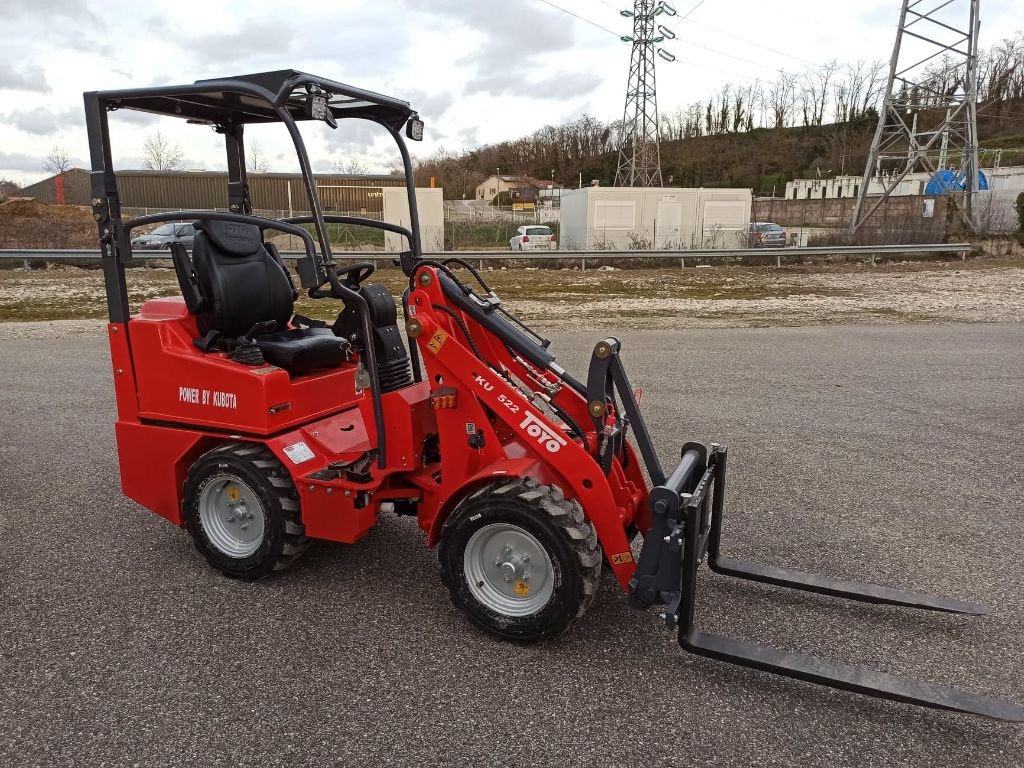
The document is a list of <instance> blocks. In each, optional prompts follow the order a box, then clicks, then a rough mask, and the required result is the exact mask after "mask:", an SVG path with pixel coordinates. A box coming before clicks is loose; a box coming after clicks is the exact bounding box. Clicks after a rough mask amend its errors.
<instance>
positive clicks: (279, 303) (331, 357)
mask: <svg viewBox="0 0 1024 768" xmlns="http://www.w3.org/2000/svg"><path fill="white" fill-rule="evenodd" d="M195 228H196V237H195V242H194V244H193V246H192V265H191V266H192V269H193V270H194V273H195V275H194V279H195V282H196V283H198V285H197V287H198V289H199V294H200V297H199V298H198V301H193V302H191V303H190V302H189V297H188V295H186V303H189V304H190V306H189V309H190V311H192V313H193V314H195V315H196V320H197V321H198V324H199V332H200V333H201V334H203V335H204V336H206V335H207V334H209V333H210V332H211V331H214V332H216V334H219V337H220V338H223V339H225V340H234V339H240V338H241V337H243V336H245V335H246V334H248V333H249V331H250V330H252V328H253V327H254V326H256V325H257V324H259V323H265V322H267V321H273V323H274V324H275V325H274V326H273V327H274V328H275V330H273V331H271V332H268V333H262V334H257V335H256V336H255V337H254V339H253V341H254V342H255V344H256V346H257V347H259V349H260V351H261V352H262V353H263V357H264V359H265V360H266V361H267V362H268V363H271V364H272V365H276V366H279V367H281V368H284V369H285V370H286V371H288V372H289V373H291V374H295V375H299V374H303V373H308V372H309V371H313V370H317V369H322V368H334V367H336V366H337V365H339V364H340V363H341V362H342V361H343V360H344V359H345V349H346V347H347V342H346V341H345V340H343V339H340V338H338V337H337V336H335V335H334V332H333V331H332V330H331V329H329V328H288V322H289V321H290V320H291V318H292V315H293V313H294V311H295V299H296V298H298V292H297V291H296V290H295V285H294V284H293V283H292V279H291V277H290V276H289V274H288V271H287V270H286V269H285V267H284V264H283V263H282V262H281V257H280V255H279V254H278V253H277V249H276V248H274V246H273V245H272V244H270V243H266V244H264V242H263V238H262V237H261V235H260V230H259V227H257V226H255V225H254V224H237V223H234V222H228V221H197V222H196V223H195ZM182 255H183V254H182ZM186 258H187V257H186ZM180 260H181V259H179V258H175V268H176V269H177V271H178V272H179V275H178V278H179V281H181V282H183V285H182V288H183V290H184V289H185V285H184V281H183V280H182V278H183V277H185V276H183V275H182V274H180V273H181V271H182V269H181V267H179V264H178V262H179V261H180Z"/></svg>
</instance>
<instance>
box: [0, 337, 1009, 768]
mask: <svg viewBox="0 0 1024 768" xmlns="http://www.w3.org/2000/svg"><path fill="white" fill-rule="evenodd" d="M554 337H555V341H556V346H555V348H556V349H561V350H563V351H564V352H563V354H562V362H563V363H565V364H567V365H570V366H573V367H578V366H579V365H581V364H582V363H583V360H584V359H585V356H586V353H587V351H588V350H589V349H590V347H591V345H592V344H593V342H594V340H595V338H594V335H593V334H570V333H557V334H554ZM623 340H624V349H625V355H626V358H627V362H628V365H629V366H630V369H631V371H632V376H633V379H634V382H635V383H636V384H639V385H642V386H643V387H644V388H645V397H644V402H643V405H644V407H645V410H646V411H647V413H648V414H649V416H650V421H651V423H652V428H653V432H654V435H655V438H656V441H657V442H658V444H659V447H660V449H661V450H662V453H663V455H664V456H666V457H668V456H670V455H672V454H673V453H674V452H675V451H676V450H677V446H678V444H679V443H680V442H681V441H682V440H684V439H686V438H702V439H711V438H719V439H721V440H723V441H726V442H728V443H729V445H730V448H731V462H730V471H731V473H732V478H731V485H730V488H729V496H728V502H729V504H728V506H729V510H728V517H727V520H726V526H725V528H726V530H725V546H726V548H727V550H728V551H729V552H730V553H731V554H736V555H740V556H747V557H750V558H756V559H758V560H761V561H764V562H769V563H775V564H780V565H784V566H790V567H800V568H805V569H811V570H820V571H823V572H826V573H830V574H833V575H835V576H839V577H846V578H855V579H864V580H875V581H878V582H881V583H886V584H890V585H893V586H898V587H905V588H917V589H924V590H931V591H935V592H938V593H942V594H947V595H950V596H954V597H958V598H962V599H967V600H979V601H987V602H988V603H989V604H990V605H992V606H993V608H994V611H993V614H992V615H991V616H989V617H987V618H981V619H969V618H962V617H955V616H946V615H938V614H928V613H922V614H914V613H912V612H909V611H903V610H899V609H897V608H889V607H873V606H866V605H857V604H844V603H843V602H841V601H838V600H834V599H830V598H826V597H820V596H813V595H806V596H805V595H799V594H787V593H786V592H785V591H782V590H774V589H772V588H769V587H761V586H757V585H749V584H743V583H735V582H730V581H729V580H727V579H724V578H721V577H717V576H706V577H705V578H704V580H703V582H702V589H703V593H702V598H701V605H700V620H701V622H702V623H703V625H704V626H705V627H706V628H707V629H710V630H713V631H717V632H721V633H731V634H734V635H736V636H738V637H741V638H744V639H748V640H755V641H764V642H769V643H772V644H776V645H778V646H781V647H784V648H788V649H792V650H797V651H803V652H812V653H817V654H820V655H823V656H827V657H829V658H835V659H841V660H845V661H848V662H852V663H861V664H867V665H871V666H874V667H876V668H879V669H883V670H885V671H888V672H892V673H896V674H902V675H909V676H915V677H921V678H925V679H929V680H932V681H935V682H941V683H946V684H952V685H957V686H961V687H964V688H967V689H969V690H972V691H976V692H980V693H986V694H989V695H996V696H1000V697H1005V698H1008V699H1010V700H1013V701H1016V702H1018V703H1024V674H1022V672H1021V669H1022V662H1024V650H1022V649H1024V644H1022V638H1024V593H1022V584H1024V558H1022V557H1021V553H1022V541H1024V518H1022V516H1021V509H1022V506H1024V505H1022V502H1024V470H1022V468H1024V388H1022V386H1021V383H1022V381H1024V354H1022V353H1021V350H1022V348H1024V325H1012V326H984V325H971V326H959V327H958V326H922V325H917V326H903V327H884V328H881V327H856V328H843V327H832V328H782V329H743V330H717V331H688V332H685V333H684V332H680V333H671V332H632V333H629V334H624V335H623ZM0 359H2V361H3V362H2V365H0V452H2V457H0V458H2V459H3V469H2V472H3V474H2V475H0V606H2V609H3V613H2V616H0V765H9V766H17V767H18V768H20V767H21V766H36V765H38V766H65V765H83V766H86V765H87V766H103V765H110V766H123V765H143V766H158V765H159V766H164V765H182V766H186V765H187V766H193V765H202V766H240V765H246V766H279V765H280V766H296V765H317V766H320V765H372V766H377V765H441V764H448V765H481V766H483V765H487V766H490V765H501V766H515V767H516V768H526V766H576V765H581V766H583V765H586V766H590V765H594V766H631V767H634V766H635V767H636V768H639V767H640V766H645V767H646V766H656V765H680V766H682V765H721V766H745V765H758V766H776V765H778V766H791V765H801V766H829V768H836V766H846V765H857V766H866V765H879V766H883V765H884V766H887V767H888V766H896V765H928V766H929V768H937V767H938V766H963V765H984V766H1011V765H1022V764H1024V727H1021V726H1012V725H1006V724H1000V723H995V722H990V721H986V720H981V719H977V718H970V717H965V716H958V715H952V714H947V713H940V712H934V711H930V710H923V709H917V708H914V707H909V706H905V705H899V704H894V703H890V702H883V701H878V700H873V699H868V698H864V697H859V696H854V695H852V694H845V693H841V692H837V691H831V690H827V689H823V688H818V687H815V686H811V685H808V684H803V683H799V682H795V681H790V680H784V679H781V678H774V677H772V676H769V675H765V674H761V673H757V672H753V671H748V670H744V669H741V668H738V667H732V666H729V665H725V664H721V663H718V662H713V661H710V660H705V659H700V658H697V657H688V656H686V655H684V654H683V653H681V651H680V650H679V648H678V647H676V646H675V645H674V644H673V643H672V642H670V640H669V638H668V637H667V636H666V635H665V633H664V630H662V629H661V628H660V627H659V623H658V621H657V618H656V616H655V615H654V614H653V612H652V613H648V614H644V613H638V612H635V611H632V610H631V609H629V608H628V607H627V606H626V604H625V602H624V600H623V599H622V597H621V596H620V594H619V593H618V592H617V591H616V587H615V585H614V583H613V582H612V581H611V579H610V578H608V577H606V578H605V580H604V582H603V585H602V592H601V594H600V595H599V597H598V600H597V602H596V604H595V605H594V607H593V608H592V609H591V611H590V613H589V614H588V615H587V617H586V618H585V619H584V621H582V622H581V624H580V625H579V626H578V628H576V629H574V630H573V632H572V634H571V635H569V636H568V637H566V638H564V639H562V640H559V641H558V642H553V643H548V644H545V645H539V646H533V647H525V648H524V647H518V646H515V645H509V644H505V643H500V642H495V641H493V640H491V639H489V638H488V637H486V636H484V635H483V634H481V633H480V632H478V631H476V630H474V629H472V628H471V627H470V626H469V625H468V624H467V623H466V622H465V621H464V620H463V619H462V618H461V617H460V615H458V614H457V613H456V612H455V611H454V609H453V608H452V606H451V604H450V603H449V601H448V599H447V597H446V594H445V592H444V591H443V590H442V588H441V585H440V583H439V579H438V569H437V564H436V560H435V557H434V554H433V553H432V552H430V551H427V550H425V549H424V548H423V546H422V540H421V536H420V534H419V532H418V530H417V528H416V526H415V523H414V522H413V521H411V520H407V519H401V520H399V519H394V518H390V517H389V518H387V519H384V520H383V521H382V523H381V525H380V526H379V528H378V529H377V530H376V531H375V532H374V534H373V535H371V537H369V538H368V539H367V540H366V541H364V542H363V543H361V544H359V545H357V546H354V547H344V546H336V545H330V544H319V545H315V546H314V547H313V548H312V549H311V550H310V552H309V553H308V554H307V556H306V557H305V558H304V559H303V560H302V561H301V562H300V563H299V564H297V565H296V567H294V568H293V569H291V570H289V571H287V572H285V573H284V574H282V575H281V576H280V577H279V578H276V579H274V580H270V581H263V582H260V583H258V584H242V583H237V582H233V581H230V580H227V579H224V578H222V577H220V576H218V575H217V574H216V573H215V572H213V571H211V570H210V569H209V568H208V567H207V566H206V565H205V563H204V562H203V561H202V559H201V558H200V557H199V556H198V555H197V553H196V552H195V551H194V550H193V548H192V547H191V545H190V542H189V540H188V538H187V537H186V535H185V534H184V533H183V532H181V531H178V530H175V529H173V528H172V527H171V526H170V525H168V524H167V523H165V522H163V521H162V520H160V519H158V518H156V517H155V516H152V515H150V514H148V513H146V512H145V511H143V510H141V509H139V508H138V507H136V506H135V505H134V504H132V503H130V502H128V501H126V500H125V499H123V498H122V497H121V495H120V493H119V490H118V481H117V466H116V463H115V458H114V446H113V431H112V427H111V424H112V420H113V402H112V398H111V393H110V386H109V381H108V378H109V371H108V362H107V358H106V352H105V350H104V348H103V346H102V340H100V339H92V338H74V339H65V340H22V341H4V342H0Z"/></svg>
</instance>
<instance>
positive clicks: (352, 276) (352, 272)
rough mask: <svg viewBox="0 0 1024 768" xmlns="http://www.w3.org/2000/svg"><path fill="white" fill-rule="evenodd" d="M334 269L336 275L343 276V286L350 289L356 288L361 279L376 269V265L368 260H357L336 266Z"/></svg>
mask: <svg viewBox="0 0 1024 768" xmlns="http://www.w3.org/2000/svg"><path fill="white" fill-rule="evenodd" d="M335 269H336V271H337V273H338V277H341V278H343V282H344V283H345V286H346V287H347V288H352V289H355V288H358V287H359V284H360V283H361V282H363V280H365V279H366V278H368V277H369V276H370V275H372V274H373V273H374V272H376V271H377V267H376V265H374V264H373V263H372V262H369V261H357V262H356V263H355V264H349V265H348V266H347V267H336V268H335Z"/></svg>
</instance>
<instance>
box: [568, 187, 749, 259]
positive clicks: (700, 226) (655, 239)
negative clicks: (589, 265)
mask: <svg viewBox="0 0 1024 768" xmlns="http://www.w3.org/2000/svg"><path fill="white" fill-rule="evenodd" d="M751 200H752V197H751V193H750V190H749V189H703V188H701V189H693V188H689V189H683V188H679V187H649V188H641V187H584V188H583V189H572V190H564V191H563V192H562V196H561V206H562V211H561V225H560V230H559V233H560V235H561V243H560V245H559V247H560V248H564V249H567V250H571V249H581V250H630V249H636V250H646V249H651V248H655V249H673V248H739V247H745V245H746V239H747V230H748V227H749V225H750V206H751Z"/></svg>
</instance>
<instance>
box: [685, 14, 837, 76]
mask: <svg viewBox="0 0 1024 768" xmlns="http://www.w3.org/2000/svg"><path fill="white" fill-rule="evenodd" d="M683 21H689V22H690V23H691V24H696V25H697V26H698V27H704V29H710V30H711V31H712V32H717V33H718V34H720V35H725V36H726V37H731V38H733V39H735V40H739V41H740V42H741V43H746V44H747V45H753V46H755V47H756V48H763V49H764V50H766V51H770V52H772V53H776V54H778V55H779V56H785V57H787V58H790V59H793V60H794V61H799V62H802V63H804V64H809V65H811V66H812V67H814V66H817V64H816V63H815V62H813V61H809V60H808V59H802V58H800V57H799V56H794V55H793V54H791V53H786V52H785V51H780V50H777V49H775V48H771V47H769V46H767V45H762V44H761V43H756V42H754V41H753V40H747V39H746V38H745V37H740V36H739V35H734V34H733V33H732V32H726V31H725V30H724V29H718V28H717V27H712V26H711V25H710V24H704V23H703V22H700V21H697V20H696V19H683Z"/></svg>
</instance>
